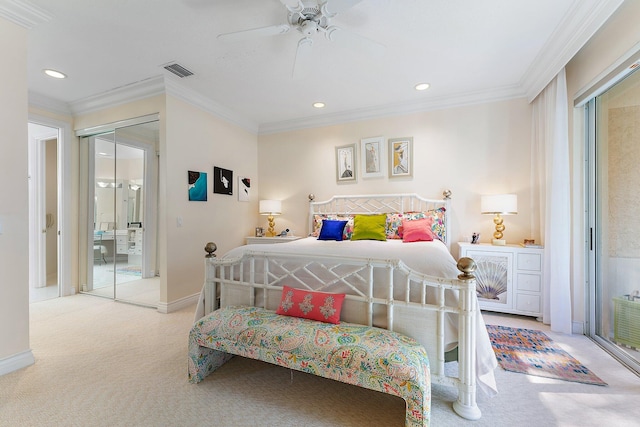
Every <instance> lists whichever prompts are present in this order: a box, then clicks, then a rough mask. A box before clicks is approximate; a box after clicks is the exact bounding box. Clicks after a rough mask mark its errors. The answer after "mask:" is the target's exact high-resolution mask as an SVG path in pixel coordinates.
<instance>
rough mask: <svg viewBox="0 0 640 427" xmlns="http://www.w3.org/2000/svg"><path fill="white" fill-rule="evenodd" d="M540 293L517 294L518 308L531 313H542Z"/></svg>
mask: <svg viewBox="0 0 640 427" xmlns="http://www.w3.org/2000/svg"><path fill="white" fill-rule="evenodd" d="M540 307H542V305H541V304H540V295H528V294H517V295H516V310H518V311H526V312H530V313H536V314H539V313H541V310H540Z"/></svg>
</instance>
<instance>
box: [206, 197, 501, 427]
mask: <svg viewBox="0 0 640 427" xmlns="http://www.w3.org/2000/svg"><path fill="white" fill-rule="evenodd" d="M449 195H450V193H449V192H445V193H444V196H445V197H444V198H443V199H425V198H422V197H420V196H418V195H416V194H393V195H363V196H335V197H333V198H331V199H330V200H328V201H324V202H315V201H314V200H313V198H312V197H311V195H310V203H309V206H310V209H309V227H310V230H309V236H308V237H306V238H301V239H298V240H295V241H292V242H288V243H278V244H259V245H245V246H241V247H238V248H235V249H232V250H231V251H229V252H228V253H227V254H225V255H224V256H223V257H220V258H216V257H215V255H213V253H212V251H214V250H215V248H212V247H211V246H209V248H208V249H209V251H210V252H209V255H208V257H207V258H206V262H205V274H206V278H205V286H204V287H203V291H202V297H201V300H200V303H199V304H198V308H197V311H196V319H199V318H201V317H202V316H204V315H205V314H207V313H210V312H212V311H214V310H216V309H218V308H220V307H227V306H232V305H249V306H258V307H263V308H267V309H273V310H275V309H276V307H277V306H278V304H279V302H280V296H281V292H282V286H283V285H287V286H290V287H298V288H303V289H309V290H316V291H323V292H336V293H346V294H347V296H346V299H345V301H344V303H343V309H342V316H341V320H342V321H345V322H351V323H359V324H364V325H369V326H376V327H381V328H385V329H390V330H393V331H396V332H399V333H402V334H405V335H407V336H409V337H411V338H414V339H415V340H417V341H418V342H419V343H421V344H422V345H423V346H424V347H425V348H426V350H427V354H428V356H429V362H430V369H431V381H432V383H437V384H442V385H446V386H451V387H456V388H457V389H458V399H457V401H456V402H454V404H453V409H454V410H455V411H456V412H457V413H458V414H459V415H460V416H462V417H464V418H467V419H478V418H480V416H481V412H480V409H479V408H478V406H477V402H476V389H477V388H479V389H480V390H482V391H484V392H485V393H486V394H488V395H489V396H492V395H494V394H496V393H497V388H496V384H495V379H494V374H493V373H494V369H495V368H496V367H497V362H496V358H495V354H494V353H493V350H492V348H491V344H490V341H489V336H488V333H487V330H486V327H485V325H484V321H483V319H482V316H481V315H480V311H479V308H478V303H477V297H476V294H475V280H474V278H473V276H471V275H470V274H469V273H471V272H472V271H473V264H472V263H471V264H470V265H469V266H468V267H469V270H467V274H466V276H464V275H463V274H461V270H460V269H459V267H458V264H457V262H456V260H455V259H454V258H453V257H452V256H451V252H450V242H449V235H450V230H449V222H450V216H451V211H450V199H449V197H448V196H449ZM375 214H385V215H386V218H387V219H386V229H385V234H386V236H385V237H387V238H386V239H385V240H369V239H364V240H351V238H353V235H352V236H349V235H348V232H349V230H350V227H352V225H351V224H352V223H351V222H349V221H353V220H354V218H355V217H356V216H358V215H366V216H367V217H372V216H375ZM425 217H429V218H431V224H432V227H431V230H432V232H433V233H432V235H433V237H434V238H433V240H431V241H422V240H419V241H412V242H410V243H408V242H405V241H404V240H403V239H402V238H397V237H395V238H394V236H397V235H400V236H402V228H400V230H399V231H398V225H399V224H403V223H402V221H401V220H402V219H404V220H415V219H424V218H425ZM336 220H343V221H347V226H345V228H344V235H343V238H344V239H343V240H319V239H318V234H319V233H321V228H319V224H320V225H322V224H329V223H330V222H331V221H336ZM358 220H362V217H359V218H358ZM325 221H326V222H325ZM404 224H405V225H406V224H407V223H406V222H404ZM351 231H355V230H353V229H351ZM349 237H350V238H349ZM404 237H406V236H404ZM214 246H215V245H214ZM459 276H460V278H458V277H459ZM452 355H453V356H452ZM451 357H456V358H457V361H458V370H457V375H455V376H451V375H447V372H448V371H449V370H447V372H446V371H445V364H446V362H447V361H448V360H450V358H451ZM454 371H455V369H454Z"/></svg>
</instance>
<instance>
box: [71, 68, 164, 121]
mask: <svg viewBox="0 0 640 427" xmlns="http://www.w3.org/2000/svg"><path fill="white" fill-rule="evenodd" d="M164 92H165V89H164V79H163V77H162V76H157V77H151V78H148V79H145V80H141V81H138V82H135V83H131V84H128V85H125V86H121V87H118V88H115V89H112V90H110V91H107V92H104V93H100V94H97V95H92V96H89V97H87V98H83V99H79V100H77V101H72V102H70V103H69V108H70V109H71V112H72V113H73V115H82V114H87V113H91V112H94V111H98V110H104V109H105V108H110V107H116V106H118V105H122V104H127V103H129V102H133V101H138V100H140V99H145V98H151V97H152V96H157V95H162V94H164Z"/></svg>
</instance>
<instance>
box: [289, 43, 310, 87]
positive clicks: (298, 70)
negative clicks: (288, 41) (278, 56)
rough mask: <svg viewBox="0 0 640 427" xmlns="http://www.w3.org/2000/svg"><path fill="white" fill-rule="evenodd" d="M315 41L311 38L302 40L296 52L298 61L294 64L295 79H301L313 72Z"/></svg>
mask: <svg viewBox="0 0 640 427" xmlns="http://www.w3.org/2000/svg"><path fill="white" fill-rule="evenodd" d="M312 48H313V40H312V39H310V38H309V37H305V38H302V39H300V41H299V42H298V49H297V50H296V59H295V62H294V63H293V78H294V79H300V78H302V77H304V76H307V75H309V71H311V62H312V61H311V56H312Z"/></svg>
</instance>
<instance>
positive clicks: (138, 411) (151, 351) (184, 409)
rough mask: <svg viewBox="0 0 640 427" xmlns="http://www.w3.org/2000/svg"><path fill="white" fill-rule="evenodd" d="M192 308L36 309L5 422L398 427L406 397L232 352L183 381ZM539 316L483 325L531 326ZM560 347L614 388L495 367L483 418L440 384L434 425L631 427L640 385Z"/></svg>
mask: <svg viewBox="0 0 640 427" xmlns="http://www.w3.org/2000/svg"><path fill="white" fill-rule="evenodd" d="M192 320H193V309H191V308H190V309H185V310H182V311H180V312H177V313H171V314H160V313H158V312H157V311H155V310H153V309H148V308H143V307H138V306H132V305H127V304H123V303H117V302H113V301H109V300H105V299H102V298H97V297H92V296H89V295H74V296H71V297H65V298H57V299H54V300H50V301H45V302H39V303H35V304H32V305H31V347H32V349H33V352H34V355H35V358H36V363H35V365H33V366H30V367H27V368H25V369H22V370H20V371H17V372H13V373H11V374H8V375H5V376H2V377H0V426H21V427H22V426H205V425H206V426H223V427H224V426H252V427H253V426H312V427H313V426H319V427H320V426H321V427H326V426H403V425H404V402H403V401H402V400H400V399H399V398H396V397H393V396H389V395H385V394H382V393H377V392H373V391H368V390H364V389H360V388H357V387H353V386H349V385H346V384H342V383H339V382H335V381H331V380H326V379H323V378H318V377H314V376H312V375H308V374H303V373H299V372H293V375H291V372H290V371H289V370H286V369H283V368H279V367H276V366H272V365H269V364H266V363H262V362H258V361H252V360H248V359H243V358H239V357H236V358H234V359H232V360H231V361H230V362H229V363H227V364H226V365H224V366H223V367H222V368H220V369H219V370H218V371H216V372H214V373H213V374H211V375H210V376H209V377H207V378H206V379H205V381H203V382H202V383H200V384H197V385H194V384H189V383H188V381H187V370H186V369H187V368H186V366H187V362H186V360H187V359H186V355H187V338H188V337H187V335H188V331H189V328H190V326H191V323H192ZM527 322H533V323H534V324H535V326H536V327H537V328H538V329H542V328H543V325H541V324H540V323H538V322H535V321H534V320H530V321H528V320H526V319H525V320H524V321H523V320H522V318H514V317H499V316H495V317H493V316H492V317H491V320H490V321H487V323H493V324H499V323H503V324H505V325H507V326H515V327H531V325H529V324H527ZM547 333H548V334H549V335H550V336H551V337H552V338H553V339H554V340H555V341H556V342H558V343H559V344H560V345H562V346H566V347H565V349H566V350H567V351H570V352H571V354H573V355H574V356H575V357H577V358H579V360H581V361H582V362H583V363H585V364H586V365H587V366H589V368H590V369H592V370H593V371H594V372H595V373H596V374H597V375H598V376H600V377H601V378H602V379H603V380H605V381H606V382H607V383H608V384H609V387H597V386H590V385H586V384H578V383H568V382H563V381H559V380H551V379H545V378H537V377H531V376H528V375H522V374H516V373H510V372H505V371H502V370H500V369H498V370H497V371H496V377H497V380H498V385H499V388H500V394H499V395H498V396H497V397H495V398H492V399H489V398H486V397H485V396H483V395H479V399H478V400H479V404H480V408H481V410H482V411H483V417H482V419H481V420H479V421H476V422H471V421H466V420H463V419H462V418H460V417H458V416H457V415H456V414H455V413H453V411H452V409H451V404H452V402H453V401H454V400H455V396H456V392H455V390H453V389H449V388H446V387H442V386H434V387H433V398H432V419H431V421H432V422H431V425H432V426H492V427H496V426H513V425H517V426H602V425H606V426H632V425H638V420H640V409H639V406H640V405H635V404H634V402H636V401H638V399H640V379H638V378H637V377H636V376H635V375H633V374H631V373H630V372H629V371H627V370H626V369H624V368H622V367H621V366H620V365H618V364H617V362H615V361H614V360H613V359H611V358H610V357H609V356H608V355H607V354H606V353H604V352H602V351H601V350H599V349H598V348H597V347H596V346H595V345H594V344H592V343H591V342H590V341H589V340H588V339H586V338H585V337H581V336H571V337H562V336H557V335H554V334H551V333H549V332H547Z"/></svg>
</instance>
